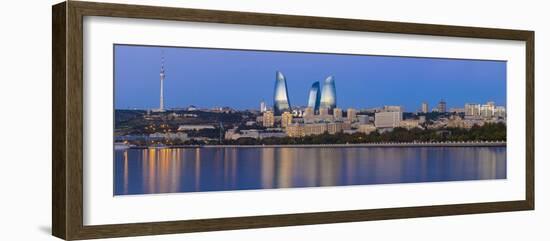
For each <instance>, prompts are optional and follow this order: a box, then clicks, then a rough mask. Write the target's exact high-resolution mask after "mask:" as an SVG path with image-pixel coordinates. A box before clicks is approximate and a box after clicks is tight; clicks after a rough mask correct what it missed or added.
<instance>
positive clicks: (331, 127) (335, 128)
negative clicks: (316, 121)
mask: <svg viewBox="0 0 550 241" xmlns="http://www.w3.org/2000/svg"><path fill="white" fill-rule="evenodd" d="M327 132H328V133H329V134H336V133H340V132H342V123H341V122H332V123H327Z"/></svg>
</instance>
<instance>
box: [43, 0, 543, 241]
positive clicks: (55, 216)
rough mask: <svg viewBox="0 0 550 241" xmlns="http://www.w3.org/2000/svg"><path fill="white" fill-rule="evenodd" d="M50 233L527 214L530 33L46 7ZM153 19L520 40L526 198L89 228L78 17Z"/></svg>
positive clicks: (116, 233)
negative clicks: (49, 38) (49, 71)
mask: <svg viewBox="0 0 550 241" xmlns="http://www.w3.org/2000/svg"><path fill="white" fill-rule="evenodd" d="M52 11H53V14H52V27H53V30H52V31H53V33H52V35H53V37H52V38H53V40H52V62H53V66H52V81H53V86H52V89H53V93H52V94H53V99H52V103H53V113H52V116H53V124H52V128H53V137H52V138H53V139H52V143H53V149H52V233H53V235H54V236H56V237H59V238H62V239H66V240H77V239H93V238H110V237H123V236H138V235H157V234H173V233H187V232H204V231H214V230H230V229H247V228H265V227H278V226H292V225H309V224H325V223H341V222H356V221H369V220H385V219H400V218H415V217H431V216H444V215H461V214H475V213H492V212H505V211H520V210H533V209H534V203H535V197H534V193H535V189H534V174H535V172H534V146H535V145H534V93H535V92H534V40H535V37H534V32H533V31H524V30H508V29H492V28H476V27H461V26H444V25H432V24H416V23H401V22H385V21H369V20H355V19H339V18H325V17H308V16H291V15H276V14H263V13H246V12H230V11H213V10H198V9H183V8H169V7H154V6H138V5H122V4H109V3H94V2H78V1H68V2H63V3H59V4H57V5H54V6H53V7H52ZM84 16H107V17H117V18H140V19H159V20H174V21H191V22H207V23H229V24H244V25H259V26H280V27H298V28H313V29H329V30H347V31H365V32H379V33H399V34H416V35H433V36H452V37H464V38H480V39H498V40H518V41H524V42H525V43H526V49H525V58H526V59H525V60H526V72H525V77H526V83H525V84H526V103H527V106H526V110H527V111H526V113H525V115H526V121H527V122H526V130H525V135H526V156H525V165H526V180H525V184H526V186H525V190H526V192H525V199H524V200H516V201H502V202H489V203H474V204H456V205H436V206H417V207H402V208H384V209H368V210H350V211H335V212H315V213H301V214H284V215H267V216H250V217H235V218H215V219H202V220H181V221H167V222H152V223H133V224H112V225H97V226H87V225H84V224H83V209H84V207H83V192H84V190H83V171H84V170H83V168H84V167H83V88H84V86H83V17H84Z"/></svg>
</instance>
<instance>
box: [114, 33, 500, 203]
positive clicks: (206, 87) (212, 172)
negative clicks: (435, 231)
mask: <svg viewBox="0 0 550 241" xmlns="http://www.w3.org/2000/svg"><path fill="white" fill-rule="evenodd" d="M113 51H114V54H113V56H114V61H113V62H114V66H113V68H114V110H113V111H114V145H113V150H114V164H113V165H114V177H113V178H114V195H115V196H116V195H135V194H157V193H182V192H207V191H235V190H252V189H275V188H298V187H328V186H332V187H334V186H349V185H376V184H404V183H423V182H444V181H480V180H493V179H506V64H507V63H506V61H502V60H476V59H449V58H426V57H416V56H377V55H359V54H346V53H313V52H290V51H271V50H244V49H218V48H197V47H185V46H145V45H128V44H114V45H113Z"/></svg>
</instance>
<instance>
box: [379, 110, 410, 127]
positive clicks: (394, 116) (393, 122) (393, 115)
mask: <svg viewBox="0 0 550 241" xmlns="http://www.w3.org/2000/svg"><path fill="white" fill-rule="evenodd" d="M402 120H403V112H378V113H375V116H374V125H375V126H376V128H394V127H399V124H400V123H401V121H402Z"/></svg>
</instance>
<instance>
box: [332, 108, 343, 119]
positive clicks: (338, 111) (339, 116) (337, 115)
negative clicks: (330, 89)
mask: <svg viewBox="0 0 550 241" xmlns="http://www.w3.org/2000/svg"><path fill="white" fill-rule="evenodd" d="M332 115H333V116H334V120H336V121H341V120H342V109H340V108H334V111H333V112H332Z"/></svg>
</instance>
